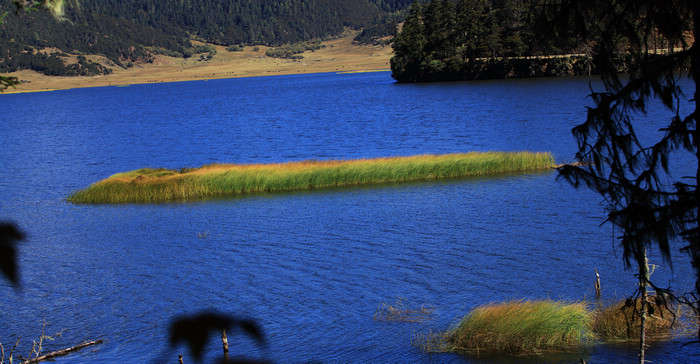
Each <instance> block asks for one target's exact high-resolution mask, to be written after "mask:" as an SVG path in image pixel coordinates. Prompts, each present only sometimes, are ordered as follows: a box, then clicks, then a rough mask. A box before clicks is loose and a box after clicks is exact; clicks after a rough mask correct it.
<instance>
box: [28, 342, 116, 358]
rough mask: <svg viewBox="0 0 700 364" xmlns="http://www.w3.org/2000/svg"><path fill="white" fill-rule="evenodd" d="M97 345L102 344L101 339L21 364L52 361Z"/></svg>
mask: <svg viewBox="0 0 700 364" xmlns="http://www.w3.org/2000/svg"><path fill="white" fill-rule="evenodd" d="M97 344H102V339H100V340H93V341H85V342H82V343H80V344H78V345H76V346H73V347H70V348H66V349H61V350H57V351H54V352H51V353H48V354H45V355H42V356H39V357H36V358H34V359H28V360H25V361H23V362H22V364H32V363H38V362H41V361H44V360H49V359H53V358H55V357H57V356H63V355H66V354H70V353H72V352H74V351H78V350H80V349H82V348H85V347H88V346H92V345H97Z"/></svg>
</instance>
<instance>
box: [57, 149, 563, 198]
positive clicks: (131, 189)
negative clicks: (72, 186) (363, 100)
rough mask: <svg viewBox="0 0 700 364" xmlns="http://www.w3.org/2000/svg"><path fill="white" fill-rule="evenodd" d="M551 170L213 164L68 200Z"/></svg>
mask: <svg viewBox="0 0 700 364" xmlns="http://www.w3.org/2000/svg"><path fill="white" fill-rule="evenodd" d="M552 167H554V158H553V157H552V155H551V154H550V153H531V152H485V153H475V152H472V153H459V154H444V155H418V156H410V157H389V158H376V159H357V160H329V161H315V160H312V161H301V162H288V163H275V164H213V165H206V166H203V167H200V168H183V169H181V170H170V169H163V168H159V169H152V168H143V169H138V170H135V171H130V172H124V173H117V174H115V175H113V176H111V177H109V178H107V179H104V180H102V181H99V182H97V183H94V184H92V185H91V186H89V187H88V188H86V189H83V190H80V191H77V192H75V193H73V194H71V195H70V196H69V197H68V201H71V202H75V203H125V202H160V201H172V200H189V199H201V198H207V197H214V196H223V195H232V194H241V193H251V192H278V191H292V190H305V189H316V188H328V187H339V186H350V185H363V184H380V183H392V182H405V181H420V180H430V179H440V178H450V177H466V176H484V175H493V174H503V173H516V172H524V171H534V170H540V169H546V168H552Z"/></svg>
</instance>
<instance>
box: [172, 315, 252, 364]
mask: <svg viewBox="0 0 700 364" xmlns="http://www.w3.org/2000/svg"><path fill="white" fill-rule="evenodd" d="M235 328H240V329H241V330H242V331H243V332H244V333H245V334H246V335H247V336H249V337H251V338H253V339H255V341H256V342H257V343H258V345H265V338H264V336H263V332H262V330H261V329H260V327H259V326H258V324H257V323H256V322H255V321H254V320H250V319H238V318H235V317H232V316H229V315H225V314H221V313H218V312H208V311H204V312H200V313H196V314H193V315H189V316H180V317H179V318H176V319H175V320H174V321H173V322H172V323H171V324H170V345H171V346H174V345H176V344H178V343H179V342H181V341H184V342H185V343H186V344H187V346H189V348H190V351H191V352H192V355H193V356H194V357H195V360H197V361H200V360H201V358H202V355H203V353H204V348H205V346H206V345H207V343H208V342H209V340H210V338H211V337H218V336H219V335H221V330H223V329H226V331H231V329H235ZM223 362H252V361H247V360H242V361H240V360H239V361H229V360H226V359H225V360H224V361H223Z"/></svg>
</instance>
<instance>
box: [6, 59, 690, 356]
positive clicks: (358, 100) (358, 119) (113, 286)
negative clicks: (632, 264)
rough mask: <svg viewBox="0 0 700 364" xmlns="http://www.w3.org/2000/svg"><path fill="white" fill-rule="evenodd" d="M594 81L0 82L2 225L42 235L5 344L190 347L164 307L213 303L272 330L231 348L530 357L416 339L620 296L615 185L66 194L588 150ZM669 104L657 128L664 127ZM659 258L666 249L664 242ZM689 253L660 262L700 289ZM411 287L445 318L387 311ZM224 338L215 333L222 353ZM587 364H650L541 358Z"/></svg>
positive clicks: (658, 351) (99, 350)
mask: <svg viewBox="0 0 700 364" xmlns="http://www.w3.org/2000/svg"><path fill="white" fill-rule="evenodd" d="M588 84H589V80H587V79H585V78H569V79H566V78H565V79H539V80H508V81H490V82H468V83H451V84H420V85H398V84H395V83H393V81H392V79H391V78H390V76H389V74H388V73H386V72H380V73H367V74H339V75H336V74H318V75H300V76H282V77H265V78H251V79H231V80H214V81H208V82H186V83H173V84H149V85H134V86H130V87H123V88H117V87H105V88H95V89H75V90H66V91H57V92H49V93H34V94H13V95H1V96H0V106H1V107H2V109H3V111H4V112H5V115H6V116H5V120H4V123H3V128H4V130H3V131H4V132H3V133H0V145H2V148H0V165H2V167H3V168H2V169H0V211H1V212H0V219H3V220H13V221H16V222H17V223H18V224H19V225H20V226H21V227H22V229H24V230H25V231H26V232H27V233H28V236H29V237H28V239H27V241H26V242H24V243H23V244H22V245H21V247H20V253H21V254H20V265H21V267H22V272H21V275H22V288H21V290H19V291H15V290H13V289H12V288H11V287H10V286H9V285H8V284H7V282H5V281H4V280H3V281H2V282H0V323H1V325H2V330H0V342H2V343H3V344H6V345H7V344H8V343H11V342H14V340H15V339H14V338H15V337H16V336H22V337H23V338H25V339H24V340H25V343H26V341H28V340H31V338H36V337H37V336H38V335H39V333H40V330H41V323H42V321H43V319H44V318H45V319H46V321H47V322H48V323H49V324H48V325H47V331H48V332H55V331H60V330H62V329H66V330H67V331H66V332H65V333H64V334H63V336H62V337H61V338H60V339H59V340H57V341H55V342H50V343H47V344H46V349H47V350H51V349H54V348H57V347H63V346H68V345H72V344H75V343H77V342H79V341H81V340H85V339H97V338H103V339H105V344H103V345H101V346H99V347H96V348H94V349H88V350H84V351H83V352H81V353H79V354H75V355H71V356H68V357H66V358H61V359H58V360H57V361H59V362H71V363H72V362H90V363H111V362H151V361H152V362H165V361H168V362H172V361H174V360H176V358H177V353H183V354H186V355H187V352H186V351H185V350H184V348H182V347H177V348H174V349H172V350H170V348H169V347H168V344H167V325H168V322H169V321H170V320H171V319H172V318H173V317H175V316H177V315H179V314H183V313H191V312H196V311H199V310H203V309H215V310H219V311H223V312H228V313H233V314H235V315H238V316H241V317H251V318H254V319H256V320H258V322H259V323H260V324H261V325H262V327H263V329H264V331H265V335H266V338H267V340H268V346H267V347H265V348H259V347H257V346H256V345H255V343H254V342H252V341H250V340H249V339H247V338H245V337H242V336H235V339H230V340H231V342H232V351H233V352H235V353H250V354H252V355H257V356H262V357H264V358H267V359H271V360H274V361H277V362H305V361H315V360H318V361H321V362H392V363H395V362H436V363H437V362H440V363H442V362H474V363H476V362H523V361H528V360H530V359H528V358H508V357H467V356H460V355H455V354H424V353H421V352H420V350H419V349H418V348H416V347H414V346H412V345H411V339H412V337H413V335H414V333H415V332H425V331H427V330H430V329H432V330H444V329H446V328H448V327H449V326H450V325H451V324H452V323H454V322H455V320H456V319H458V318H459V317H461V316H462V315H464V314H465V313H466V312H468V311H469V310H470V309H471V308H473V307H475V306H477V305H480V304H483V303H487V302H492V301H499V300H508V299H522V298H524V299H543V298H553V299H564V300H582V299H586V298H590V297H591V295H592V288H593V277H594V275H593V269H594V268H597V269H598V271H599V272H600V273H601V276H602V280H603V290H604V298H605V299H615V298H621V297H623V296H624V295H626V294H628V293H630V292H631V291H632V290H633V288H634V277H633V273H632V272H629V271H624V270H623V268H622V258H621V256H620V253H621V252H620V250H619V248H618V247H617V246H616V245H615V244H616V243H615V242H614V241H613V239H612V232H611V230H610V228H609V227H605V226H604V227H601V226H599V225H600V223H601V222H602V220H603V218H604V214H603V209H602V206H601V205H600V203H599V201H600V200H599V198H598V197H596V196H595V195H594V194H592V193H590V192H586V191H576V190H574V189H573V188H571V187H570V186H569V185H567V184H565V183H562V182H557V181H556V180H555V177H556V172H554V171H545V172H540V173H526V174H520V175H514V176H492V177H481V178H463V179H453V180H443V181H430V182H421V183H406V184H387V185H382V186H364V187H349V188H342V189H329V190H316V191H306V192H290V193H278V194H254V195H246V196H236V197H229V198H222V199H216V200H205V201H194V202H188V203H163V204H152V205H145V204H125V205H98V206H95V205H73V204H68V203H66V202H64V200H63V199H64V198H65V196H67V195H68V194H69V193H70V192H72V191H75V190H76V189H78V188H82V187H85V186H87V185H88V184H90V183H92V182H94V181H96V180H99V179H102V178H105V177H108V176H109V175H111V174H114V173H117V172H121V171H125V170H131V169H136V168H141V167H146V166H150V167H168V168H180V167H187V166H200V165H202V164H207V163H216V162H236V163H248V162H255V163H258V162H280V161H290V160H301V159H347V158H369V157H380V156H393V155H413V154H423V153H453V152H468V151H488V150H508V151H519V150H532V151H551V152H553V153H554V154H555V155H556V158H557V160H558V161H566V160H571V159H572V158H573V155H574V151H575V145H574V141H573V139H572V137H571V136H570V129H571V128H572V127H573V126H574V125H576V124H578V123H580V122H581V121H582V120H583V117H585V107H584V106H585V104H586V102H587V101H586V94H587V92H588ZM665 117H666V116H665V115H652V117H651V118H650V121H648V122H645V123H646V124H643V126H646V127H648V128H647V129H648V130H649V131H648V133H649V137H650V138H651V137H653V136H654V135H653V133H655V132H656V130H658V120H662V119H663V118H665ZM654 120H656V121H654ZM652 259H653V261H654V263H659V264H662V262H661V261H660V258H659V257H658V254H657V253H656V252H654V253H653V255H652ZM675 259H676V262H675V265H674V269H675V270H673V271H672V270H670V269H669V268H668V267H667V265H665V266H663V267H661V268H659V269H658V270H657V272H655V273H654V277H655V278H656V279H658V281H659V282H664V283H665V282H668V284H669V285H672V286H673V287H675V288H676V289H678V290H686V289H689V288H690V286H691V283H690V280H689V278H688V277H689V272H690V269H689V267H688V264H687V260H686V259H685V258H684V257H683V256H682V255H680V254H677V256H676V257H675ZM396 297H404V298H406V299H407V300H409V301H411V302H413V303H414V304H415V305H416V306H420V305H421V304H425V305H433V306H435V307H436V311H435V312H436V314H435V317H434V318H433V319H432V320H430V321H427V322H423V323H401V322H378V321H373V320H372V316H373V314H374V312H375V309H376V308H377V307H378V305H379V304H380V303H382V302H387V303H391V302H394V301H395V299H396ZM234 335H235V334H234ZM234 335H232V336H234ZM681 344H682V342H671V343H666V344H656V345H653V346H652V347H651V349H650V352H649V354H648V359H650V360H652V361H655V362H687V361H691V360H692V358H694V357H697V355H699V354H700V351H699V350H698V349H697V346H693V345H690V346H685V347H681ZM25 348H26V347H25ZM28 350H29V349H28V348H27V349H26V350H25V351H28ZM219 350H220V344H217V343H216V342H215V340H214V342H212V344H211V345H210V347H209V352H210V353H218V351H219ZM23 354H24V355H26V353H23ZM581 358H585V359H586V360H587V361H589V362H628V361H633V360H636V357H635V352H634V348H628V347H619V346H596V347H595V348H593V349H591V350H590V351H587V352H583V353H568V354H562V355H553V356H547V357H537V358H533V359H532V360H531V361H532V362H542V361H563V362H573V361H579V360H580V359H581ZM209 359H211V357H209Z"/></svg>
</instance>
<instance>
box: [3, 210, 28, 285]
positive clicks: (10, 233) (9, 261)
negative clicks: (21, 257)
mask: <svg viewBox="0 0 700 364" xmlns="http://www.w3.org/2000/svg"><path fill="white" fill-rule="evenodd" d="M20 240H24V234H23V233H22V232H21V231H20V230H19V229H18V228H17V226H15V225H14V224H12V223H0V272H2V274H3V275H4V276H6V277H7V279H9V280H10V282H12V284H14V285H18V284H19V272H18V270H17V249H16V247H15V246H16V244H17V242H19V241H20Z"/></svg>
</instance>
